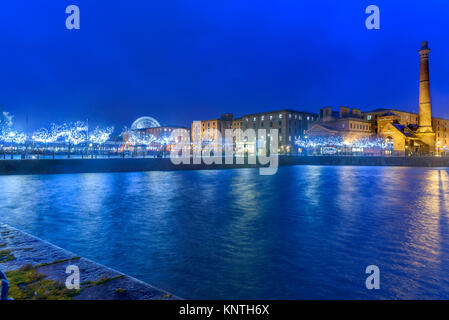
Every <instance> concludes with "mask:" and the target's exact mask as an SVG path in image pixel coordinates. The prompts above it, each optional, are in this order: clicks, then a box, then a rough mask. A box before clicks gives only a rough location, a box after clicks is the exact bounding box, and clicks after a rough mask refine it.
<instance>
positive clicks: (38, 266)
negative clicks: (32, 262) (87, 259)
mask: <svg viewBox="0 0 449 320" xmlns="http://www.w3.org/2000/svg"><path fill="white" fill-rule="evenodd" d="M79 259H81V257H73V258H68V259H61V260H55V261H52V262H45V263H41V264H39V265H37V266H36V269H37V268H42V267H46V266H51V265H52V264H57V263H62V262H67V261H72V260H79Z"/></svg>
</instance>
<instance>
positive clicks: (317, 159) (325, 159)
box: [0, 156, 449, 175]
mask: <svg viewBox="0 0 449 320" xmlns="http://www.w3.org/2000/svg"><path fill="white" fill-rule="evenodd" d="M246 162H247V160H245V163H246ZM223 163H224V161H223ZM279 165H280V166H284V165H343V166H404V167H449V157H379V156H280V157H279ZM258 167H260V166H259V165H258V164H243V165H237V164H231V165H227V164H221V165H218V164H213V165H205V164H196V165H194V164H192V165H184V164H182V165H174V164H173V163H172V162H171V161H170V159H166V158H163V159H161V158H137V159H133V158H127V159H117V158H115V159H55V160H50V159H48V160H47V159H45V160H0V175H13V174H54V173H94V172H133V171H175V170H208V169H236V168H258Z"/></svg>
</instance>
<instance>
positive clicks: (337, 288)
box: [0, 166, 449, 299]
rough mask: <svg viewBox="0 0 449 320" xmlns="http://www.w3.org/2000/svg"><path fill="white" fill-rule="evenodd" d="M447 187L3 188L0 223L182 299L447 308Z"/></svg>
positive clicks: (326, 183)
mask: <svg viewBox="0 0 449 320" xmlns="http://www.w3.org/2000/svg"><path fill="white" fill-rule="evenodd" d="M448 187H449V175H448V172H447V170H443V169H438V168H436V169H434V168H430V169H428V168H392V167H332V166H322V167H321V166H297V167H282V168H280V169H279V171H278V173H277V174H276V175H274V176H260V175H259V174H258V170H253V169H241V170H211V171H185V172H148V173H114V174H79V175H77V174H73V175H45V176H2V177H0V197H1V198H0V201H1V202H0V206H1V207H0V209H1V211H0V212H1V218H0V219H1V221H2V222H5V223H9V224H11V225H13V226H16V227H19V228H21V229H24V230H25V231H28V232H30V233H32V234H35V235H37V236H39V237H42V238H44V239H46V240H49V241H51V242H54V243H55V244H57V245H60V246H62V247H64V248H67V249H69V250H72V251H74V252H76V253H77V254H80V255H83V256H86V257H88V258H91V259H94V260H96V261H98V262H100V263H104V264H106V265H109V266H111V267H113V268H116V269H119V270H121V271H123V272H126V273H129V274H131V275H133V276H136V277H138V278H140V279H142V280H145V281H148V282H150V283H152V284H154V285H157V286H160V287H163V288H164V289H167V290H169V291H172V292H174V293H175V294H177V295H179V296H182V297H185V298H209V299H218V298H236V299H239V298H240V299H275V298H285V299H301V298H316V299H319V298H341V299H349V298H367V299H371V298H449V282H448V280H447V274H448V273H449V266H447V265H446V263H447V261H448V258H449V232H448V231H449V222H448V213H449V212H448V211H449V188H448ZM370 264H376V265H378V266H379V267H380V268H381V272H382V283H381V288H382V290H380V291H368V290H366V289H365V287H364V281H365V274H364V270H365V268H366V266H367V265H370Z"/></svg>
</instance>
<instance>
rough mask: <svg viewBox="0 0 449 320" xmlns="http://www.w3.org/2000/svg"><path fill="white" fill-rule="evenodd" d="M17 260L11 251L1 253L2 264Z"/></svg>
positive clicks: (0, 260) (0, 261)
mask: <svg viewBox="0 0 449 320" xmlns="http://www.w3.org/2000/svg"><path fill="white" fill-rule="evenodd" d="M13 260H16V257H15V256H14V255H13V254H12V253H11V250H1V251H0V263H5V262H8V261H13Z"/></svg>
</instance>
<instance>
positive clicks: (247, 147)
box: [191, 109, 318, 154]
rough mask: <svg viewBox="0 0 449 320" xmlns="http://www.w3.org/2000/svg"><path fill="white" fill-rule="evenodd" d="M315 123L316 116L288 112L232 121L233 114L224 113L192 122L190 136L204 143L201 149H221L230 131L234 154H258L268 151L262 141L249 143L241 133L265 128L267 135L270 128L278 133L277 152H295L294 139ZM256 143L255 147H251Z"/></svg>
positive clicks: (193, 139) (284, 110) (283, 110)
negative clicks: (229, 130)
mask: <svg viewBox="0 0 449 320" xmlns="http://www.w3.org/2000/svg"><path fill="white" fill-rule="evenodd" d="M317 120H318V115H317V114H314V113H310V112H301V111H296V110H291V109H282V110H276V111H268V112H260V113H253V114H247V115H243V116H242V117H241V118H234V116H233V115H232V114H224V115H222V116H221V117H220V118H218V119H212V120H201V121H193V122H192V127H191V131H192V133H195V136H193V135H192V141H195V139H198V140H196V141H200V140H201V141H203V148H204V146H205V145H206V144H209V145H212V146H213V147H216V148H220V147H223V146H224V144H225V130H226V129H232V130H233V132H234V136H233V150H234V151H235V152H238V151H242V149H243V151H244V152H252V150H255V148H256V147H257V149H258V150H259V152H268V150H267V144H266V143H265V141H256V142H254V141H249V140H248V137H246V136H245V135H244V132H245V131H246V130H247V129H254V130H255V132H256V135H257V132H258V130H259V129H265V130H266V133H267V135H268V134H269V133H270V129H276V130H278V146H279V148H278V150H277V152H279V153H284V154H289V153H297V148H296V147H295V141H296V139H297V138H298V137H300V136H303V135H304V134H305V132H306V131H307V130H308V128H309V127H310V126H311V125H312V124H313V123H314V122H316V121H317ZM199 128H201V130H199ZM218 133H219V134H218ZM220 138H221V140H220ZM255 143H256V144H257V146H255V145H254V144H255ZM270 152H272V151H270Z"/></svg>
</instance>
